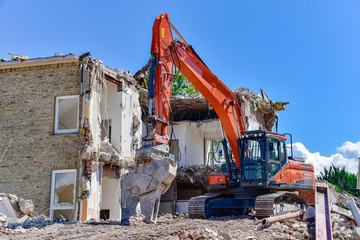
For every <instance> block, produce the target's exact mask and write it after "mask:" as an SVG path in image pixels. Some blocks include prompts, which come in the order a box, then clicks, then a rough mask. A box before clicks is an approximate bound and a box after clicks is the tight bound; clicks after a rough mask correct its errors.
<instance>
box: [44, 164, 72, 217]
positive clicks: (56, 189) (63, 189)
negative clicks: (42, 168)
mask: <svg viewBox="0 0 360 240" xmlns="http://www.w3.org/2000/svg"><path fill="white" fill-rule="evenodd" d="M75 192H76V169H67V170H54V171H53V172H52V179H51V196H50V217H51V218H53V217H56V215H57V213H58V212H64V213H65V214H62V215H69V218H70V216H71V215H72V214H71V213H72V211H73V210H74V209H75ZM68 211H70V212H69V214H66V212H68Z"/></svg>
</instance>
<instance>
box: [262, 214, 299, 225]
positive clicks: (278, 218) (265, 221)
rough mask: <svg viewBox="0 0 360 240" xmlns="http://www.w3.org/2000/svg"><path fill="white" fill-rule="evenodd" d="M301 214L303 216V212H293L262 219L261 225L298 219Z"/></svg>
mask: <svg viewBox="0 0 360 240" xmlns="http://www.w3.org/2000/svg"><path fill="white" fill-rule="evenodd" d="M303 214H304V212H303V211H298V212H294V213H287V214H284V215H278V216H274V217H268V218H264V219H263V220H262V224H263V225H266V224H270V223H274V222H281V221H283V220H286V219H290V218H296V217H300V216H301V215H303Z"/></svg>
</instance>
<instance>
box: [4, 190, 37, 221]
mask: <svg viewBox="0 0 360 240" xmlns="http://www.w3.org/2000/svg"><path fill="white" fill-rule="evenodd" d="M33 212H34V204H33V202H32V201H31V200H25V199H23V198H21V197H17V196H16V195H14V194H7V193H0V226H1V227H2V226H4V227H7V226H8V224H17V223H22V222H24V221H26V220H27V219H28V217H29V216H30V215H31V214H32V213H33Z"/></svg>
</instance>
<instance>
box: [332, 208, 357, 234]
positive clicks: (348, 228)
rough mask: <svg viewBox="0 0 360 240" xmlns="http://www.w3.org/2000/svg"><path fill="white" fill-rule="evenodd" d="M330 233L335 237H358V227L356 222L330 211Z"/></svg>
mask: <svg viewBox="0 0 360 240" xmlns="http://www.w3.org/2000/svg"><path fill="white" fill-rule="evenodd" d="M331 220H332V233H333V236H334V237H335V238H336V239H360V228H359V227H357V226H356V223H355V222H354V221H353V220H351V219H348V218H347V217H345V216H342V215H340V214H337V213H331Z"/></svg>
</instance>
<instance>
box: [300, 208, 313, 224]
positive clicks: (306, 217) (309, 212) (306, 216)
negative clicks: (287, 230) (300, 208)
mask: <svg viewBox="0 0 360 240" xmlns="http://www.w3.org/2000/svg"><path fill="white" fill-rule="evenodd" d="M314 219H315V208H314V207H311V206H310V207H309V208H308V209H307V210H306V212H305V213H304V215H303V220H304V221H305V222H313V221H314Z"/></svg>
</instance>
